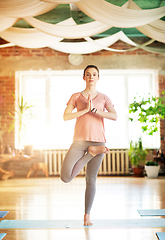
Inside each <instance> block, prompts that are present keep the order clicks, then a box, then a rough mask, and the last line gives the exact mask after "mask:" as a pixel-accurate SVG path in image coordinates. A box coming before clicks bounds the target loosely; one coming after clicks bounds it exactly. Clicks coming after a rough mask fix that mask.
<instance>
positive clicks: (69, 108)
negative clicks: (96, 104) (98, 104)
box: [63, 94, 92, 121]
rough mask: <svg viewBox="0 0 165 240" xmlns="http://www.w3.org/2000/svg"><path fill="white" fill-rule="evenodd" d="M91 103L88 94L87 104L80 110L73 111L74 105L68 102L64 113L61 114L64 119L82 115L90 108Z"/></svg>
mask: <svg viewBox="0 0 165 240" xmlns="http://www.w3.org/2000/svg"><path fill="white" fill-rule="evenodd" d="M91 105H92V100H91V96H90V94H89V96H88V101H87V106H86V108H85V109H84V110H82V111H78V112H73V110H74V108H75V107H74V106H73V105H72V104H68V105H67V107H66V109H65V111H64V115H63V119H64V121H67V120H71V119H74V118H78V117H81V116H82V115H84V114H85V113H87V112H89V111H90V110H91Z"/></svg>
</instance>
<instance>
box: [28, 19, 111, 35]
mask: <svg viewBox="0 0 165 240" xmlns="http://www.w3.org/2000/svg"><path fill="white" fill-rule="evenodd" d="M70 19H72V20H73V18H70ZM24 20H25V21H26V22H28V23H29V24H30V25H31V26H33V27H35V28H37V29H38V30H40V31H42V32H45V33H47V34H51V35H53V36H58V37H63V38H68V39H76V38H83V37H87V36H92V35H96V34H98V33H101V32H104V31H106V30H108V29H109V28H111V27H110V26H109V25H107V24H104V23H101V22H98V21H93V22H90V23H85V24H79V25H77V24H76V23H75V22H72V23H70V25H67V26H62V25H59V24H50V23H45V22H42V21H40V20H38V19H36V18H33V17H26V18H24Z"/></svg>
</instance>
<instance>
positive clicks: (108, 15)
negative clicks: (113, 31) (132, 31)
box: [75, 0, 165, 28]
mask: <svg viewBox="0 0 165 240" xmlns="http://www.w3.org/2000/svg"><path fill="white" fill-rule="evenodd" d="M75 5H76V6H77V7H78V8H79V9H80V10H81V11H83V12H84V13H85V14H87V15H88V16H90V17H91V18H93V19H95V20H97V21H100V22H102V23H105V24H109V25H112V26H115V27H121V28H127V27H138V26H142V25H145V24H148V23H150V22H153V21H155V20H156V19H158V18H161V17H163V16H164V14H165V6H164V7H160V8H155V9H150V10H136V9H126V8H122V7H118V6H115V5H113V4H111V3H108V2H106V1H105V0H84V1H81V2H77V3H75Z"/></svg>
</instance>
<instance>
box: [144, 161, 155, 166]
mask: <svg viewBox="0 0 165 240" xmlns="http://www.w3.org/2000/svg"><path fill="white" fill-rule="evenodd" d="M145 165H146V166H158V163H157V162H154V161H148V162H146V164H145Z"/></svg>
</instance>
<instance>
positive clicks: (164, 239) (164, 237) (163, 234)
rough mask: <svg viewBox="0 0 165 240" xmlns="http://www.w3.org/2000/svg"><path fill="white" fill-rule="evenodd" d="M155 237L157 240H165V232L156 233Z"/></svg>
mask: <svg viewBox="0 0 165 240" xmlns="http://www.w3.org/2000/svg"><path fill="white" fill-rule="evenodd" d="M156 235H157V237H158V239H159V240H165V232H157V233H156Z"/></svg>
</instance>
